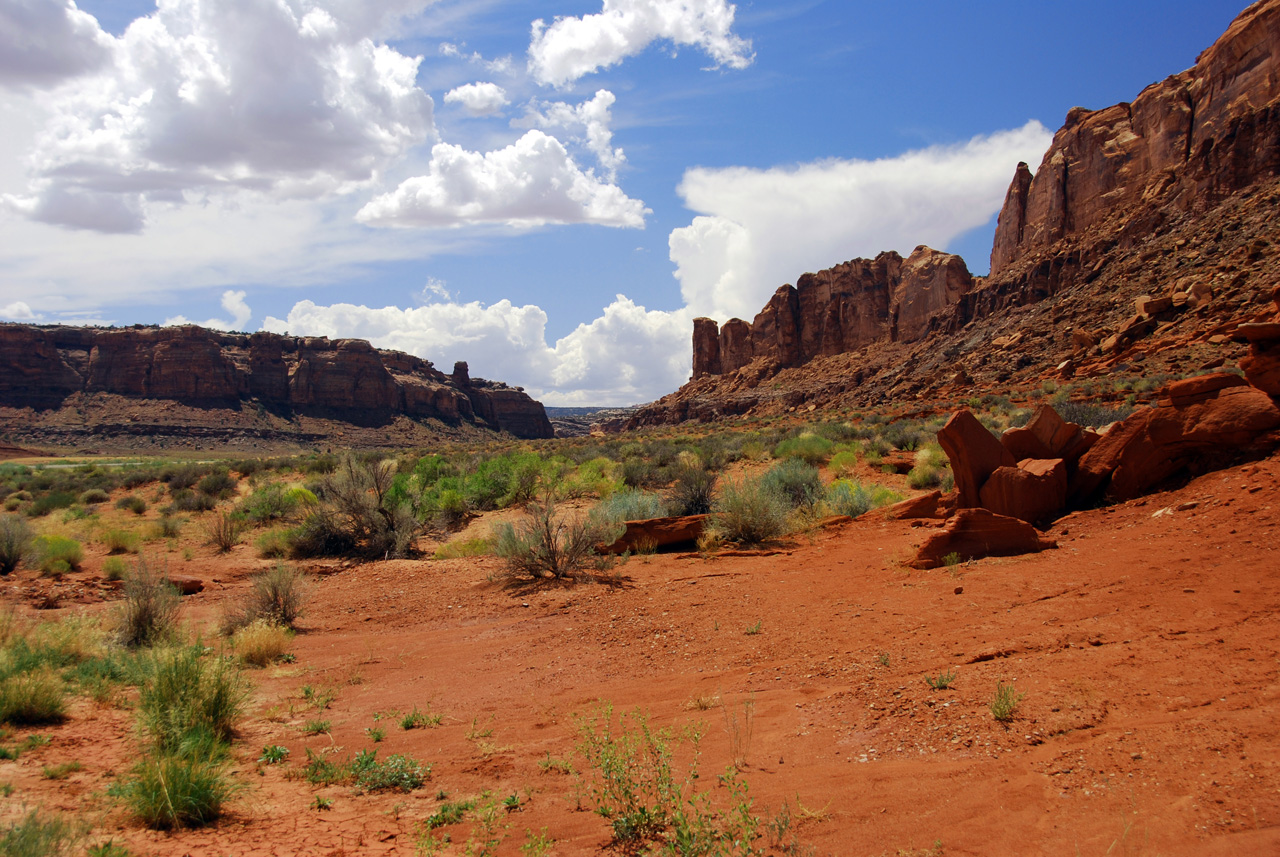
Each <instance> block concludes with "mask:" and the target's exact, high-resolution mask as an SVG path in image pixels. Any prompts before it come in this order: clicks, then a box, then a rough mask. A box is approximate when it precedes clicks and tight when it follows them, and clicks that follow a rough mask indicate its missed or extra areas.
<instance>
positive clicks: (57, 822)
mask: <svg viewBox="0 0 1280 857" xmlns="http://www.w3.org/2000/svg"><path fill="white" fill-rule="evenodd" d="M79 838H80V836H79V831H77V830H76V828H75V827H74V826H73V825H72V824H71V823H69V822H67V821H64V820H63V819H62V818H61V817H59V816H43V815H41V813H40V810H32V811H31V812H29V813H28V814H27V815H26V816H24V817H23V818H22V819H21V820H20V821H16V822H14V823H12V824H10V825H9V826H8V827H7V828H5V830H4V832H3V835H0V854H5V855H8V857H52V855H57V854H68V853H70V851H71V849H72V848H73V847H74V846H75V844H76V842H77V841H78V840H79Z"/></svg>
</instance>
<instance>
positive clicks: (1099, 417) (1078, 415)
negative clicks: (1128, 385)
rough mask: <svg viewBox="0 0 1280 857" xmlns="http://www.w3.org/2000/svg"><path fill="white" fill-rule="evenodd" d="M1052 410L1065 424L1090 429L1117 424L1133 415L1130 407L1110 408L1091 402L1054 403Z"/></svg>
mask: <svg viewBox="0 0 1280 857" xmlns="http://www.w3.org/2000/svg"><path fill="white" fill-rule="evenodd" d="M1053 409H1054V410H1055V411H1057V412H1058V416H1060V417H1062V418H1063V419H1064V420H1066V421H1067V422H1069V423H1075V424H1076V425H1080V426H1088V427H1090V428H1099V427H1101V426H1105V425H1109V424H1111V423H1114V422H1118V421H1120V420H1123V419H1124V418H1125V417H1127V416H1129V415H1130V414H1132V413H1133V407H1132V406H1130V405H1123V406H1120V407H1111V406H1109V405H1099V404H1095V403H1093V402H1069V401H1068V402H1055V403H1054V406H1053Z"/></svg>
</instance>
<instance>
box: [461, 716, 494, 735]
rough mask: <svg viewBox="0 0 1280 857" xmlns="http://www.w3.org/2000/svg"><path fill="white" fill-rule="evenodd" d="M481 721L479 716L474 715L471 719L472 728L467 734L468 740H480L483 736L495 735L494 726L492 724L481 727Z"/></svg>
mask: <svg viewBox="0 0 1280 857" xmlns="http://www.w3.org/2000/svg"><path fill="white" fill-rule="evenodd" d="M479 722H480V718H479V717H473V718H472V719H471V728H470V729H468V730H467V736H466V737H467V740H468V741H479V740H481V739H483V738H492V737H493V727H492V726H485V727H481V726H480V725H479Z"/></svg>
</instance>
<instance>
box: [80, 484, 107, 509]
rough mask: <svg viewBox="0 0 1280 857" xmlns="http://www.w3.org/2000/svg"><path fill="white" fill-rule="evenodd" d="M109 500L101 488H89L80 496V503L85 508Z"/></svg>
mask: <svg viewBox="0 0 1280 857" xmlns="http://www.w3.org/2000/svg"><path fill="white" fill-rule="evenodd" d="M110 499H111V495H110V494H108V493H107V492H106V491H103V490H102V489H101V488H90V489H89V490H88V491H85V492H84V493H82V494H81V495H80V503H81V504H82V505H85V506H93V505H95V504H97V503H105V502H107V501H108V500H110Z"/></svg>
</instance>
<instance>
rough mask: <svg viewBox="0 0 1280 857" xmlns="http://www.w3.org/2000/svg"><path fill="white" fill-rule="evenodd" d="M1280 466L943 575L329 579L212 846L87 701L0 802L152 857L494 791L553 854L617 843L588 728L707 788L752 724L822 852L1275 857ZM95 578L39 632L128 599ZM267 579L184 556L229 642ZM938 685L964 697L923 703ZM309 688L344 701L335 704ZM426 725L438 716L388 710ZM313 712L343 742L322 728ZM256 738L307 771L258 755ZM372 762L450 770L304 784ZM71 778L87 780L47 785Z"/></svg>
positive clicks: (405, 573) (348, 571)
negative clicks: (155, 787) (322, 801)
mask: <svg viewBox="0 0 1280 857" xmlns="http://www.w3.org/2000/svg"><path fill="white" fill-rule="evenodd" d="M1278 477H1280V457H1273V458H1271V459H1269V460H1266V461H1262V462H1259V463H1256V464H1250V465H1246V466H1242V467H1236V468H1233V469H1230V470H1227V471H1221V472H1217V473H1211V474H1208V475H1206V476H1203V477H1200V478H1198V479H1196V480H1194V481H1192V482H1190V483H1189V484H1187V485H1186V486H1184V487H1182V488H1180V489H1178V490H1176V491H1171V492H1166V493H1161V494H1155V495H1152V496H1149V497H1146V498H1143V499H1140V500H1137V501H1134V502H1131V503H1128V504H1124V505H1120V506H1115V507H1111V508H1106V509H1100V510H1093V511H1088V512H1083V513H1077V514H1075V515H1072V516H1070V517H1068V518H1065V519H1063V520H1062V521H1060V522H1059V523H1058V524H1057V525H1056V526H1055V527H1054V528H1053V529H1052V530H1051V532H1050V535H1051V536H1052V537H1053V538H1056V539H1057V540H1058V542H1059V545H1060V547H1059V548H1058V549H1057V550H1053V551H1048V552H1045V553H1043V554H1039V555H1035V556H1028V557H1020V558H1013V559H992V560H983V561H978V562H972V563H969V564H966V565H963V566H959V567H955V568H951V569H939V570H935V571H914V570H909V569H907V568H905V567H904V566H903V562H904V560H906V559H908V558H910V557H911V555H912V552H913V548H914V546H915V545H917V544H918V543H919V542H920V541H921V540H922V539H923V537H924V535H925V534H926V533H927V532H928V530H927V529H925V528H921V527H919V526H913V525H912V523H911V522H900V521H885V520H883V519H881V518H878V517H876V516H875V515H874V514H873V515H869V516H866V517H864V518H862V519H859V520H858V521H855V522H852V523H849V524H846V525H843V526H840V527H837V528H834V529H830V530H826V531H822V532H819V533H816V534H814V535H813V536H811V537H802V538H800V539H799V540H797V541H796V542H795V543H793V544H790V545H788V546H785V547H783V548H781V549H778V550H776V551H770V552H763V553H759V554H757V555H749V556H722V557H704V556H699V555H697V554H692V555H689V554H665V555H658V556H653V557H637V558H632V559H631V560H630V561H629V562H627V563H626V564H625V565H621V566H619V567H618V568H617V569H616V576H615V577H614V578H613V579H612V580H610V581H608V582H605V583H577V584H563V585H539V586H533V585H528V584H517V585H512V584H511V583H510V582H508V581H505V580H503V578H502V573H501V572H502V568H501V565H500V564H499V563H498V561H497V560H495V559H492V558H488V557H482V558H476V559H459V560H445V561H391V562H380V563H372V564H363V565H359V564H349V563H336V562H335V563H326V564H317V565H316V566H315V570H317V571H318V572H320V574H319V575H318V584H317V586H316V590H315V594H314V598H313V600H312V602H311V604H310V609H309V611H308V613H307V616H306V618H305V619H304V620H303V623H302V627H303V633H301V634H300V635H299V636H298V637H297V639H296V641H295V644H294V648H293V650H294V652H295V653H296V656H297V661H296V663H294V664H289V665H282V666H280V667H275V668H269V669H267V670H262V671H256V672H254V673H253V674H252V678H253V681H254V684H255V691H254V695H253V700H252V703H251V715H250V717H249V718H248V719H247V720H246V722H245V724H244V726H243V730H242V738H241V740H240V741H239V742H238V744H237V748H238V749H237V753H238V762H237V765H236V778H237V781H238V782H239V783H240V786H241V787H240V791H239V792H238V794H237V796H236V798H235V799H234V801H233V802H232V804H231V806H230V811H229V813H228V815H227V817H226V818H224V819H223V820H222V821H221V822H219V823H218V824H217V825H216V826H214V827H211V828H207V829H204V830H195V831H183V832H178V833H173V834H168V833H156V832H152V831H148V830H145V829H141V828H139V827H138V826H137V825H136V824H134V823H133V822H131V821H129V820H128V819H127V817H126V816H125V815H124V814H123V812H122V811H121V810H120V808H119V807H117V806H116V805H115V804H114V803H113V802H112V801H111V800H110V799H109V798H106V797H104V790H105V787H106V786H107V784H109V783H110V782H111V779H112V778H113V777H114V776H115V775H117V774H118V773H121V772H122V771H124V770H125V769H127V767H128V765H129V764H130V761H131V759H132V758H133V757H134V755H135V754H136V752H137V750H136V747H137V745H136V742H135V740H134V737H133V735H132V732H131V726H130V722H131V721H130V712H129V711H127V710H122V709H120V708H112V707H98V706H96V705H95V704H94V703H92V702H91V701H89V700H80V701H78V702H77V703H76V705H75V707H74V709H73V716H72V717H71V719H70V720H69V721H68V722H67V723H66V724H64V725H61V726H57V727H52V728H42V729H38V730H17V731H16V732H15V736H14V737H15V738H16V739H20V738H21V737H22V736H23V735H25V734H27V733H28V732H31V731H37V732H40V733H41V734H45V735H48V736H50V737H51V738H52V741H51V742H50V743H49V745H48V746H46V747H44V748H41V749H38V750H33V751H30V752H27V753H24V754H23V755H22V756H21V758H20V759H19V760H17V761H16V762H14V761H6V762H0V782H7V783H11V784H12V785H13V787H14V791H13V793H12V795H11V796H10V797H9V798H6V799H5V800H4V801H3V802H0V803H3V804H7V805H8V808H7V809H5V810H2V811H0V814H3V815H5V816H6V817H9V816H11V815H12V814H13V813H16V812H17V811H19V809H20V808H21V807H22V806H34V805H39V804H44V805H45V806H46V807H48V808H51V809H59V810H64V811H68V812H78V813H81V814H83V815H84V817H85V818H87V819H89V820H90V821H91V822H92V823H93V824H94V825H95V830H96V832H97V835H99V836H100V838H106V837H111V838H114V839H115V840H116V841H118V842H124V843H126V844H127V845H128V846H129V847H130V848H131V849H133V850H134V851H135V852H137V853H139V854H148V855H150V854H155V855H170V854H173V855H177V854H189V855H223V854H299V855H337V854H381V853H387V854H413V853H414V850H415V829H416V827H417V826H418V825H419V823H420V822H421V821H422V820H423V819H425V818H426V817H427V816H429V815H430V814H431V813H432V812H434V810H435V808H436V807H437V806H438V805H439V803H440V799H439V797H438V795H439V794H440V793H442V792H443V793H447V794H448V796H449V798H450V799H457V798H459V797H465V796H475V795H478V794H481V793H483V792H486V791H491V792H492V793H493V794H495V795H500V796H506V795H511V794H516V795H518V797H519V800H520V807H519V809H518V810H515V811H512V812H509V813H506V814H505V815H504V817H503V819H502V822H503V823H504V824H505V825H506V826H507V827H506V831H505V833H506V839H505V841H504V842H503V844H502V845H501V846H500V848H499V850H498V853H500V854H509V855H515V854H518V853H520V846H521V845H522V844H523V843H524V842H525V841H526V831H527V830H533V831H538V830H540V829H542V828H546V831H547V833H548V835H549V836H550V837H552V838H554V839H555V840H556V841H555V844H554V846H553V847H552V849H551V851H550V853H552V854H558V855H579V854H597V853H611V845H610V831H609V827H608V823H607V822H606V821H605V820H604V819H602V818H600V817H598V816H596V815H594V814H593V813H591V812H590V811H583V810H580V809H579V808H578V800H577V797H576V794H577V792H578V789H577V787H576V786H575V778H574V777H573V776H572V775H569V774H563V773H557V772H556V771H554V770H549V771H544V770H543V767H544V766H545V765H544V766H540V765H539V762H540V761H543V762H544V763H545V762H546V761H547V760H560V759H563V760H570V761H573V762H574V763H575V764H580V761H581V760H580V759H578V758H575V756H574V744H575V735H576V732H575V717H576V716H579V715H582V714H584V713H590V712H591V711H593V710H595V706H596V705H597V701H598V700H608V701H609V702H611V703H612V704H613V705H614V706H615V708H616V709H617V710H619V711H626V710H631V709H635V708H640V709H643V710H645V711H647V712H648V713H649V714H650V716H651V718H652V721H653V723H655V724H657V725H661V726H682V725H684V724H690V723H701V724H703V725H704V727H705V737H704V738H703V741H702V751H703V759H702V770H703V772H704V776H703V777H702V780H701V781H702V782H704V783H705V784H706V788H708V789H709V790H710V791H712V793H713V794H715V795H716V799H717V800H719V799H722V798H723V790H722V789H719V788H718V787H717V786H716V785H715V777H714V776H711V774H714V773H718V772H720V771H721V770H722V769H723V768H724V766H725V765H727V764H728V763H729V762H730V760H731V757H732V755H733V750H734V747H733V744H734V743H735V742H734V741H733V740H732V739H733V738H734V734H733V733H734V731H735V730H734V729H732V728H731V725H730V721H731V719H732V718H736V720H737V723H738V729H737V730H736V731H737V736H736V737H737V741H736V744H737V749H738V750H739V752H740V754H741V755H742V756H744V757H745V764H744V765H743V766H742V772H743V775H744V777H745V779H746V781H747V782H748V783H749V784H750V788H751V797H752V799H753V800H754V801H755V807H756V810H757V811H758V812H759V813H761V814H762V815H768V816H769V817H772V814H773V813H775V812H776V811H777V810H778V809H779V808H780V807H781V806H782V805H783V802H784V801H786V802H788V803H789V805H790V807H791V810H792V813H793V815H794V817H795V818H796V820H797V824H798V828H797V832H798V836H799V839H800V841H801V842H802V843H803V844H804V845H805V846H807V847H812V849H813V852H814V853H816V854H832V855H880V854H899V853H904V852H905V853H912V854H914V853H926V852H927V850H928V849H932V848H933V846H934V843H935V842H941V851H940V852H933V853H943V854H947V855H988V854H1011V855H1014V854H1016V855H1040V854H1043V855H1061V854H1081V855H1103V854H1112V855H1115V854H1149V855H1155V854H1161V855H1193V854H1194V855H1201V854H1209V855H1235V854H1268V853H1270V854H1274V853H1280V769H1278V764H1280V729H1278V727H1277V722H1278V720H1277V714H1278V713H1280V672H1278V667H1280V656H1278V654H1277V653H1278V652H1280V550H1278V548H1277V545H1280V492H1278V491H1277V483H1278V482H1280V479H1278ZM99 560H100V558H97V557H91V558H90V560H89V562H88V563H87V567H88V570H87V571H84V572H81V573H79V574H77V575H71V576H69V577H68V578H66V579H65V580H64V581H63V582H62V583H60V584H57V586H58V587H61V588H63V589H65V590H66V591H65V593H64V595H63V598H62V601H61V602H60V603H62V604H64V605H66V606H63V607H62V608H60V609H56V610H49V611H41V615H45V616H54V615H59V614H65V613H67V612H68V611H71V610H75V609H88V610H91V611H93V610H106V609H109V606H110V605H109V604H104V603H101V602H102V601H103V599H107V600H108V601H109V600H110V599H112V598H115V597H117V596H116V595H115V592H114V590H112V589H111V588H110V587H108V586H105V585H103V583H102V581H101V580H100V576H99V575H98V574H97V573H96V572H95V571H94V568H95V567H96V563H97V562H99ZM263 565H265V563H264V562H263V561H261V560H257V559H256V558H254V556H253V554H252V552H251V550H250V548H248V547H247V546H243V547H241V548H238V549H237V550H236V551H235V552H234V553H233V554H231V556H230V557H226V558H218V557H214V556H212V555H211V554H210V553H209V551H208V549H207V548H201V549H199V550H197V552H196V555H195V556H194V557H193V559H191V560H190V561H189V562H182V561H175V562H174V564H173V570H174V571H175V572H180V573H184V574H194V575H196V576H199V577H202V578H203V579H204V580H205V582H206V589H205V591H203V592H201V593H199V594H197V595H193V596H189V597H188V598H187V599H186V600H187V619H188V621H189V622H191V623H192V624H193V625H195V626H197V627H199V626H201V625H202V624H206V623H207V624H212V623H213V622H214V621H215V620H216V617H217V615H218V613H219V610H220V609H221V605H222V604H223V603H224V602H226V601H227V599H229V598H234V597H236V596H237V595H238V594H239V592H241V591H243V588H244V587H245V586H246V585H247V582H248V578H249V575H250V574H251V573H252V572H253V571H254V570H256V569H258V568H260V567H262V566H263ZM53 585H54V584H50V583H49V582H48V581H42V580H39V579H36V578H35V577H34V576H33V575H32V573H30V572H18V573H15V574H14V575H13V576H11V577H10V578H8V579H5V580H4V581H2V582H0V597H2V598H3V599H4V601H6V602H10V603H15V604H18V605H19V607H20V609H21V610H23V611H28V610H30V605H31V604H32V603H33V602H38V601H39V600H40V599H41V598H42V597H44V596H45V595H47V594H48V593H47V592H45V591H44V590H43V589H42V587H44V588H45V589H47V588H48V587H50V586H53ZM76 587H79V589H78V590H76ZM77 601H79V602H83V606H79V607H77V606H76V602H77ZM32 612H33V613H34V611H32ZM756 628H758V633H748V631H749V630H754V629H756ZM948 669H954V670H955V674H956V678H955V682H954V684H953V685H952V686H951V688H950V689H947V690H942V691H938V690H933V689H931V688H930V687H929V685H928V684H927V683H926V680H925V679H926V676H936V675H938V674H939V673H941V672H943V671H945V670H948ZM998 682H1003V683H1008V684H1013V685H1014V686H1015V687H1016V689H1017V692H1019V693H1023V694H1025V697H1024V698H1023V699H1022V701H1021V703H1020V705H1019V707H1018V709H1017V714H1016V717H1015V718H1014V719H1013V721H1012V722H1010V723H1009V724H1007V725H1005V724H1001V723H999V722H997V721H995V720H994V719H993V717H992V715H991V712H990V711H989V709H988V704H989V703H990V701H991V699H992V697H993V696H994V694H995V691H996V686H997V683H998ZM304 685H310V686H312V687H313V688H326V689H331V690H333V691H334V692H335V693H336V697H335V698H334V701H333V702H332V704H331V706H330V708H329V709H328V710H326V711H324V712H323V713H320V712H318V711H317V710H316V709H314V708H313V707H311V706H310V705H309V704H308V703H306V702H305V701H304V700H303V699H302V695H301V688H302V687H303V686H304ZM414 706H418V707H420V708H422V709H424V710H427V709H430V710H431V711H434V712H439V713H442V714H443V715H444V721H443V723H442V725H440V726H439V727H437V728H428V729H414V730H411V731H405V730H403V729H401V728H400V726H399V725H398V723H397V722H396V720H395V719H393V718H388V717H381V718H379V715H380V714H382V713H384V712H389V711H399V712H405V711H408V710H410V709H412V708H413V707H414ZM748 711H750V726H751V734H750V736H749V738H748V737H747V735H746V734H745V730H744V729H743V727H744V726H745V724H746V723H747V712H748ZM321 717H323V718H325V719H329V720H330V721H331V722H332V728H331V731H330V733H329V734H321V735H317V736H311V737H307V736H304V734H303V732H302V726H303V724H304V723H305V722H306V721H308V720H312V719H317V718H321ZM371 727H375V728H376V727H382V728H385V730H386V738H385V740H384V741H382V742H381V743H379V744H376V745H375V744H373V743H372V742H371V739H370V738H369V736H368V734H367V733H366V729H368V728H371ZM486 733H488V734H486ZM267 744H281V745H284V746H286V747H288V748H289V749H290V750H291V755H290V759H289V762H288V763H287V764H285V765H276V766H269V767H267V766H260V765H258V764H257V763H256V759H257V757H258V755H259V754H260V752H261V748H262V747H263V746H265V745H267ZM366 747H371V748H376V749H377V750H378V751H379V755H380V756H386V755H388V754H391V753H408V754H411V755H412V756H414V757H416V758H418V759H420V760H422V761H424V762H429V763H431V764H432V766H433V769H432V778H431V782H430V783H429V784H428V785H427V787H425V788H423V789H421V790H419V791H416V792H413V793H410V794H407V795H406V794H399V793H382V794H373V795H359V794H356V793H354V792H353V791H352V789H351V788H350V787H338V786H335V787H329V788H323V789H318V788H316V787H313V786H311V785H309V784H308V783H307V782H306V781H305V780H302V779H299V778H296V777H290V776H289V771H290V770H291V769H292V770H296V769H297V768H298V767H299V766H300V765H301V763H302V762H303V761H304V760H305V757H306V750H307V749H308V748H309V749H311V750H313V751H316V752H333V753H336V754H337V755H338V757H339V758H341V757H344V756H346V755H349V754H352V753H355V752H356V751H357V750H359V749H362V748H366ZM68 760H76V761H79V762H80V763H81V764H82V765H83V766H84V767H83V770H81V771H79V772H76V773H73V774H72V775H71V776H70V777H68V778H67V779H66V780H62V781H50V780H47V779H44V778H43V777H42V775H41V768H42V766H45V765H51V764H57V763H59V762H63V761H68ZM317 795H319V796H322V797H325V798H329V799H331V800H332V808H331V809H329V810H326V811H320V810H317V809H315V808H313V806H314V802H315V799H316V797H317ZM797 801H798V802H799V803H798V804H797ZM447 830H449V832H450V833H451V835H452V839H453V844H452V845H451V846H450V849H451V850H446V851H445V852H444V853H457V854H461V853H463V845H464V843H465V841H466V839H467V837H468V836H469V835H470V833H471V830H472V824H471V822H464V823H462V824H459V825H457V826H455V827H453V828H447ZM760 844H761V845H763V844H764V840H761V843H760Z"/></svg>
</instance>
